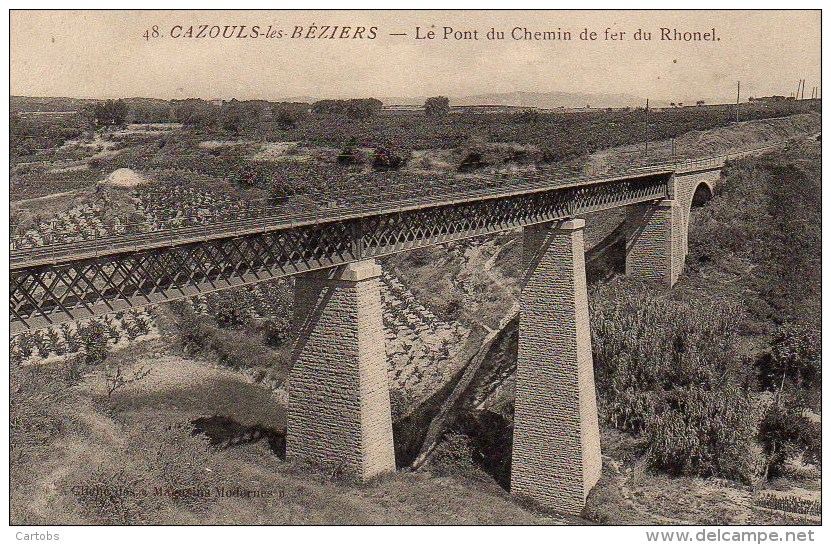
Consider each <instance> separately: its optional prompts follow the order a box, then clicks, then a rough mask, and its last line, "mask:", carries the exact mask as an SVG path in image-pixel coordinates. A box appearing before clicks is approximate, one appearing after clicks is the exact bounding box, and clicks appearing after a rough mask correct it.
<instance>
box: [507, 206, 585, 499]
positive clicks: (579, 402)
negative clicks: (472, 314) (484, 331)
mask: <svg viewBox="0 0 831 545" xmlns="http://www.w3.org/2000/svg"><path fill="white" fill-rule="evenodd" d="M584 226H585V221H584V220H581V219H572V220H567V221H563V222H560V223H558V224H548V225H535V226H530V227H526V228H525V233H524V240H523V255H524V261H525V267H526V271H525V275H524V278H523V282H524V285H523V288H522V293H521V295H520V319H519V349H518V357H517V371H516V401H515V412H514V441H513V454H512V463H511V492H512V493H513V494H516V495H518V496H524V497H527V498H530V499H532V500H534V501H536V502H537V503H539V504H541V505H543V506H545V507H549V508H551V509H554V510H557V511H560V512H564V513H573V514H578V513H580V511H581V510H582V509H583V507H584V505H585V500H586V496H587V495H588V493H589V491H590V490H591V489H592V487H593V486H594V485H595V484H596V483H597V481H598V479H599V478H600V471H601V459H600V432H599V428H598V422H597V403H596V399H595V388H594V371H593V369H592V351H591V332H590V330H589V308H588V296H587V293H586V265H585V255H584V252H585V248H584V241H583V227H584Z"/></svg>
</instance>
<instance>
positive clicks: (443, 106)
mask: <svg viewBox="0 0 831 545" xmlns="http://www.w3.org/2000/svg"><path fill="white" fill-rule="evenodd" d="M424 113H425V114H426V115H428V116H430V117H443V116H446V115H447V114H449V113H450V100H449V99H448V98H447V97H441V96H439V97H430V98H428V99H427V100H426V101H425V102H424Z"/></svg>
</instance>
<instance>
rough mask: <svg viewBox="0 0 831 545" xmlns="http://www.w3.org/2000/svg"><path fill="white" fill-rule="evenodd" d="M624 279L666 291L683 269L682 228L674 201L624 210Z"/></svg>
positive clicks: (667, 200) (678, 210) (635, 206)
mask: <svg viewBox="0 0 831 545" xmlns="http://www.w3.org/2000/svg"><path fill="white" fill-rule="evenodd" d="M625 222H626V226H625V227H626V275H627V276H631V277H633V278H639V279H641V280H647V281H650V282H656V283H658V284H661V285H664V286H666V287H668V288H670V287H672V286H673V285H674V284H675V282H676V281H677V280H678V276H679V275H680V274H681V272H682V270H683V268H684V241H683V239H684V235H685V232H684V231H685V230H684V225H683V223H684V222H683V220H682V217H681V210H680V208H679V206H678V204H677V201H675V200H670V199H665V200H662V201H659V202H657V203H656V202H648V203H640V204H634V205H630V206H627V207H626V220H625Z"/></svg>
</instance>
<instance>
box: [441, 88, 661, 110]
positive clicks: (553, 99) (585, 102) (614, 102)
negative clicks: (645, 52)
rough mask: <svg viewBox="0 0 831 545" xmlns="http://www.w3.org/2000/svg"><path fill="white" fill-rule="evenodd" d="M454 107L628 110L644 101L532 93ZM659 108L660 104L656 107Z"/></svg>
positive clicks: (457, 101) (462, 101) (459, 101)
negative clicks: (483, 105)
mask: <svg viewBox="0 0 831 545" xmlns="http://www.w3.org/2000/svg"><path fill="white" fill-rule="evenodd" d="M450 103H451V104H453V105H454V106H473V105H476V104H492V105H499V106H525V107H528V108H585V107H586V106H591V107H592V108H625V107H627V106H630V107H634V106H643V105H644V104H645V103H646V99H645V98H641V97H637V96H634V95H627V94H602V93H597V94H595V93H562V92H553V93H531V92H523V91H515V92H513V93H487V94H482V95H471V96H466V97H460V98H451V99H450ZM656 106H658V104H656Z"/></svg>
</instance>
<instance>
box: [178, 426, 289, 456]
mask: <svg viewBox="0 0 831 545" xmlns="http://www.w3.org/2000/svg"><path fill="white" fill-rule="evenodd" d="M191 425H193V431H192V432H191V435H194V436H195V435H205V437H207V438H208V442H209V443H210V445H211V446H214V447H217V448H221V449H227V448H231V447H236V446H239V445H249V444H252V443H257V442H259V441H265V442H266V443H268V448H269V449H270V450H271V452H273V453H274V454H276V455H277V456H278V457H279V458H281V459H285V458H286V432H285V430H275V429H273V428H268V427H265V426H262V425H260V424H255V425H253V426H245V425H243V424H240V423H239V422H237V421H236V420H234V419H233V418H230V417H227V416H220V415H214V416H208V417H200V418H197V419H195V420H192V421H191Z"/></svg>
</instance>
